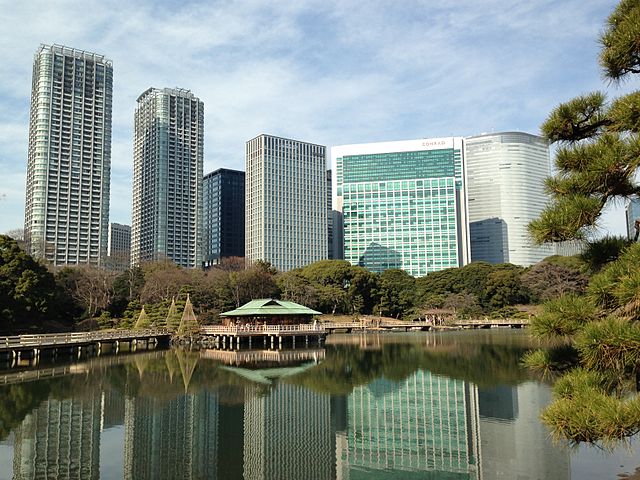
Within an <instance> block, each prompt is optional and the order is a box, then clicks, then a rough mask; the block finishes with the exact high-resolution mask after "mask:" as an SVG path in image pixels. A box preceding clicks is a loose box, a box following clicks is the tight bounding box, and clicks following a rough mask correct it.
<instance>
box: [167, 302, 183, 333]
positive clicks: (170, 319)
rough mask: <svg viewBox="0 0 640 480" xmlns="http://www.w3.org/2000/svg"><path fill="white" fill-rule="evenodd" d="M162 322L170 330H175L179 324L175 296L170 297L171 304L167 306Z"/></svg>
mask: <svg viewBox="0 0 640 480" xmlns="http://www.w3.org/2000/svg"><path fill="white" fill-rule="evenodd" d="M164 323H165V326H166V327H167V328H168V329H169V331H171V332H175V331H176V330H178V327H179V326H180V314H179V313H178V308H177V307H176V299H175V297H174V298H172V299H171V306H170V307H169V311H168V312H167V318H166V319H165V322H164Z"/></svg>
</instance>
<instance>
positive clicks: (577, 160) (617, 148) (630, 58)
mask: <svg viewBox="0 0 640 480" xmlns="http://www.w3.org/2000/svg"><path fill="white" fill-rule="evenodd" d="M600 43H601V45H602V49H601V53H600V65H601V67H602V69H603V74H604V77H605V78H606V79H607V80H609V81H610V82H611V83H613V84H618V83H620V82H622V81H624V80H628V79H630V78H631V77H632V76H633V75H634V74H638V73H640V0H622V1H621V2H620V3H619V4H618V6H617V7H616V9H615V10H614V11H613V13H612V14H611V15H610V16H609V19H608V21H607V23H606V25H605V28H604V31H603V33H602V34H601V36H600ZM542 133H543V134H544V136H545V137H546V138H547V139H548V140H549V141H550V142H551V143H557V144H558V147H559V148H558V151H557V155H556V159H555V165H556V169H557V171H558V173H557V175H555V176H554V177H551V178H549V179H548V180H547V182H546V189H547V191H548V193H549V194H550V195H551V197H552V203H551V204H550V205H549V206H548V207H547V208H546V209H545V210H544V211H543V213H542V215H541V216H540V218H538V219H537V220H534V221H533V222H531V224H530V225H529V231H530V233H531V235H532V237H533V238H534V240H536V241H538V242H558V241H564V240H570V239H575V238H584V237H585V236H587V235H588V233H589V232H590V231H592V230H593V229H594V227H596V225H597V221H598V219H599V218H600V216H601V214H602V211H603V209H604V207H606V206H607V205H608V204H610V203H611V202H614V201H616V200H620V199H624V198H628V197H631V196H633V195H638V194H639V193H640V187H639V186H638V184H637V182H636V181H635V177H636V174H637V173H638V170H639V167H640V138H639V136H638V134H639V133H640V91H635V92H632V93H629V94H627V95H623V96H619V97H618V98H615V99H613V100H608V99H607V96H606V95H605V94H604V93H602V92H593V93H589V94H586V95H582V96H579V97H576V98H574V99H572V100H569V101H568V102H566V103H562V104H560V105H559V106H558V107H556V108H555V109H554V110H553V111H552V112H551V114H550V115H549V117H548V118H547V120H546V122H545V123H544V124H543V125H542Z"/></svg>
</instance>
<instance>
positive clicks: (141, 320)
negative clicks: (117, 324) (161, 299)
mask: <svg viewBox="0 0 640 480" xmlns="http://www.w3.org/2000/svg"><path fill="white" fill-rule="evenodd" d="M150 325H151V320H150V319H149V316H148V315H147V313H146V312H145V311H144V305H143V306H142V310H140V315H139V316H138V321H137V322H136V324H135V326H134V327H133V328H135V329H136V330H138V329H141V328H149V326H150Z"/></svg>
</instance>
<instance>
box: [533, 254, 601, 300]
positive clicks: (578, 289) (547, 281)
mask: <svg viewBox="0 0 640 480" xmlns="http://www.w3.org/2000/svg"><path fill="white" fill-rule="evenodd" d="M588 282H589V277H588V276H587V275H586V274H584V273H582V272H580V270H577V269H575V268H570V267H566V266H563V265H560V264H557V263H550V262H548V261H546V260H543V261H542V262H540V263H537V264H536V265H534V266H532V267H531V268H530V269H529V270H527V271H526V272H525V273H524V274H523V275H522V284H523V285H524V286H525V287H526V288H527V289H529V291H530V293H531V300H532V301H534V302H540V301H547V300H551V299H554V298H558V297H560V296H562V295H568V294H581V293H584V292H585V290H586V288H587V283H588Z"/></svg>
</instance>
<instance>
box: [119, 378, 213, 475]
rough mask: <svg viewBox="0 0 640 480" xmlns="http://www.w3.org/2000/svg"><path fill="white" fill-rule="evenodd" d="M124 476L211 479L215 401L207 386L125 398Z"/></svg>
mask: <svg viewBox="0 0 640 480" xmlns="http://www.w3.org/2000/svg"><path fill="white" fill-rule="evenodd" d="M124 422H125V423H124V425H125V444H124V445H125V446H124V476H125V478H127V479H132V480H138V479H140V480H144V479H159V478H183V479H200V478H216V459H217V449H218V437H217V428H216V427H217V422H218V401H217V398H216V396H215V395H214V394H213V393H211V392H208V391H206V390H201V391H200V392H198V393H195V394H185V395H181V396H180V397H178V398H176V399H172V400H169V401H167V400H162V399H155V398H148V397H141V398H131V399H127V400H126V403H125V416H124Z"/></svg>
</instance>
